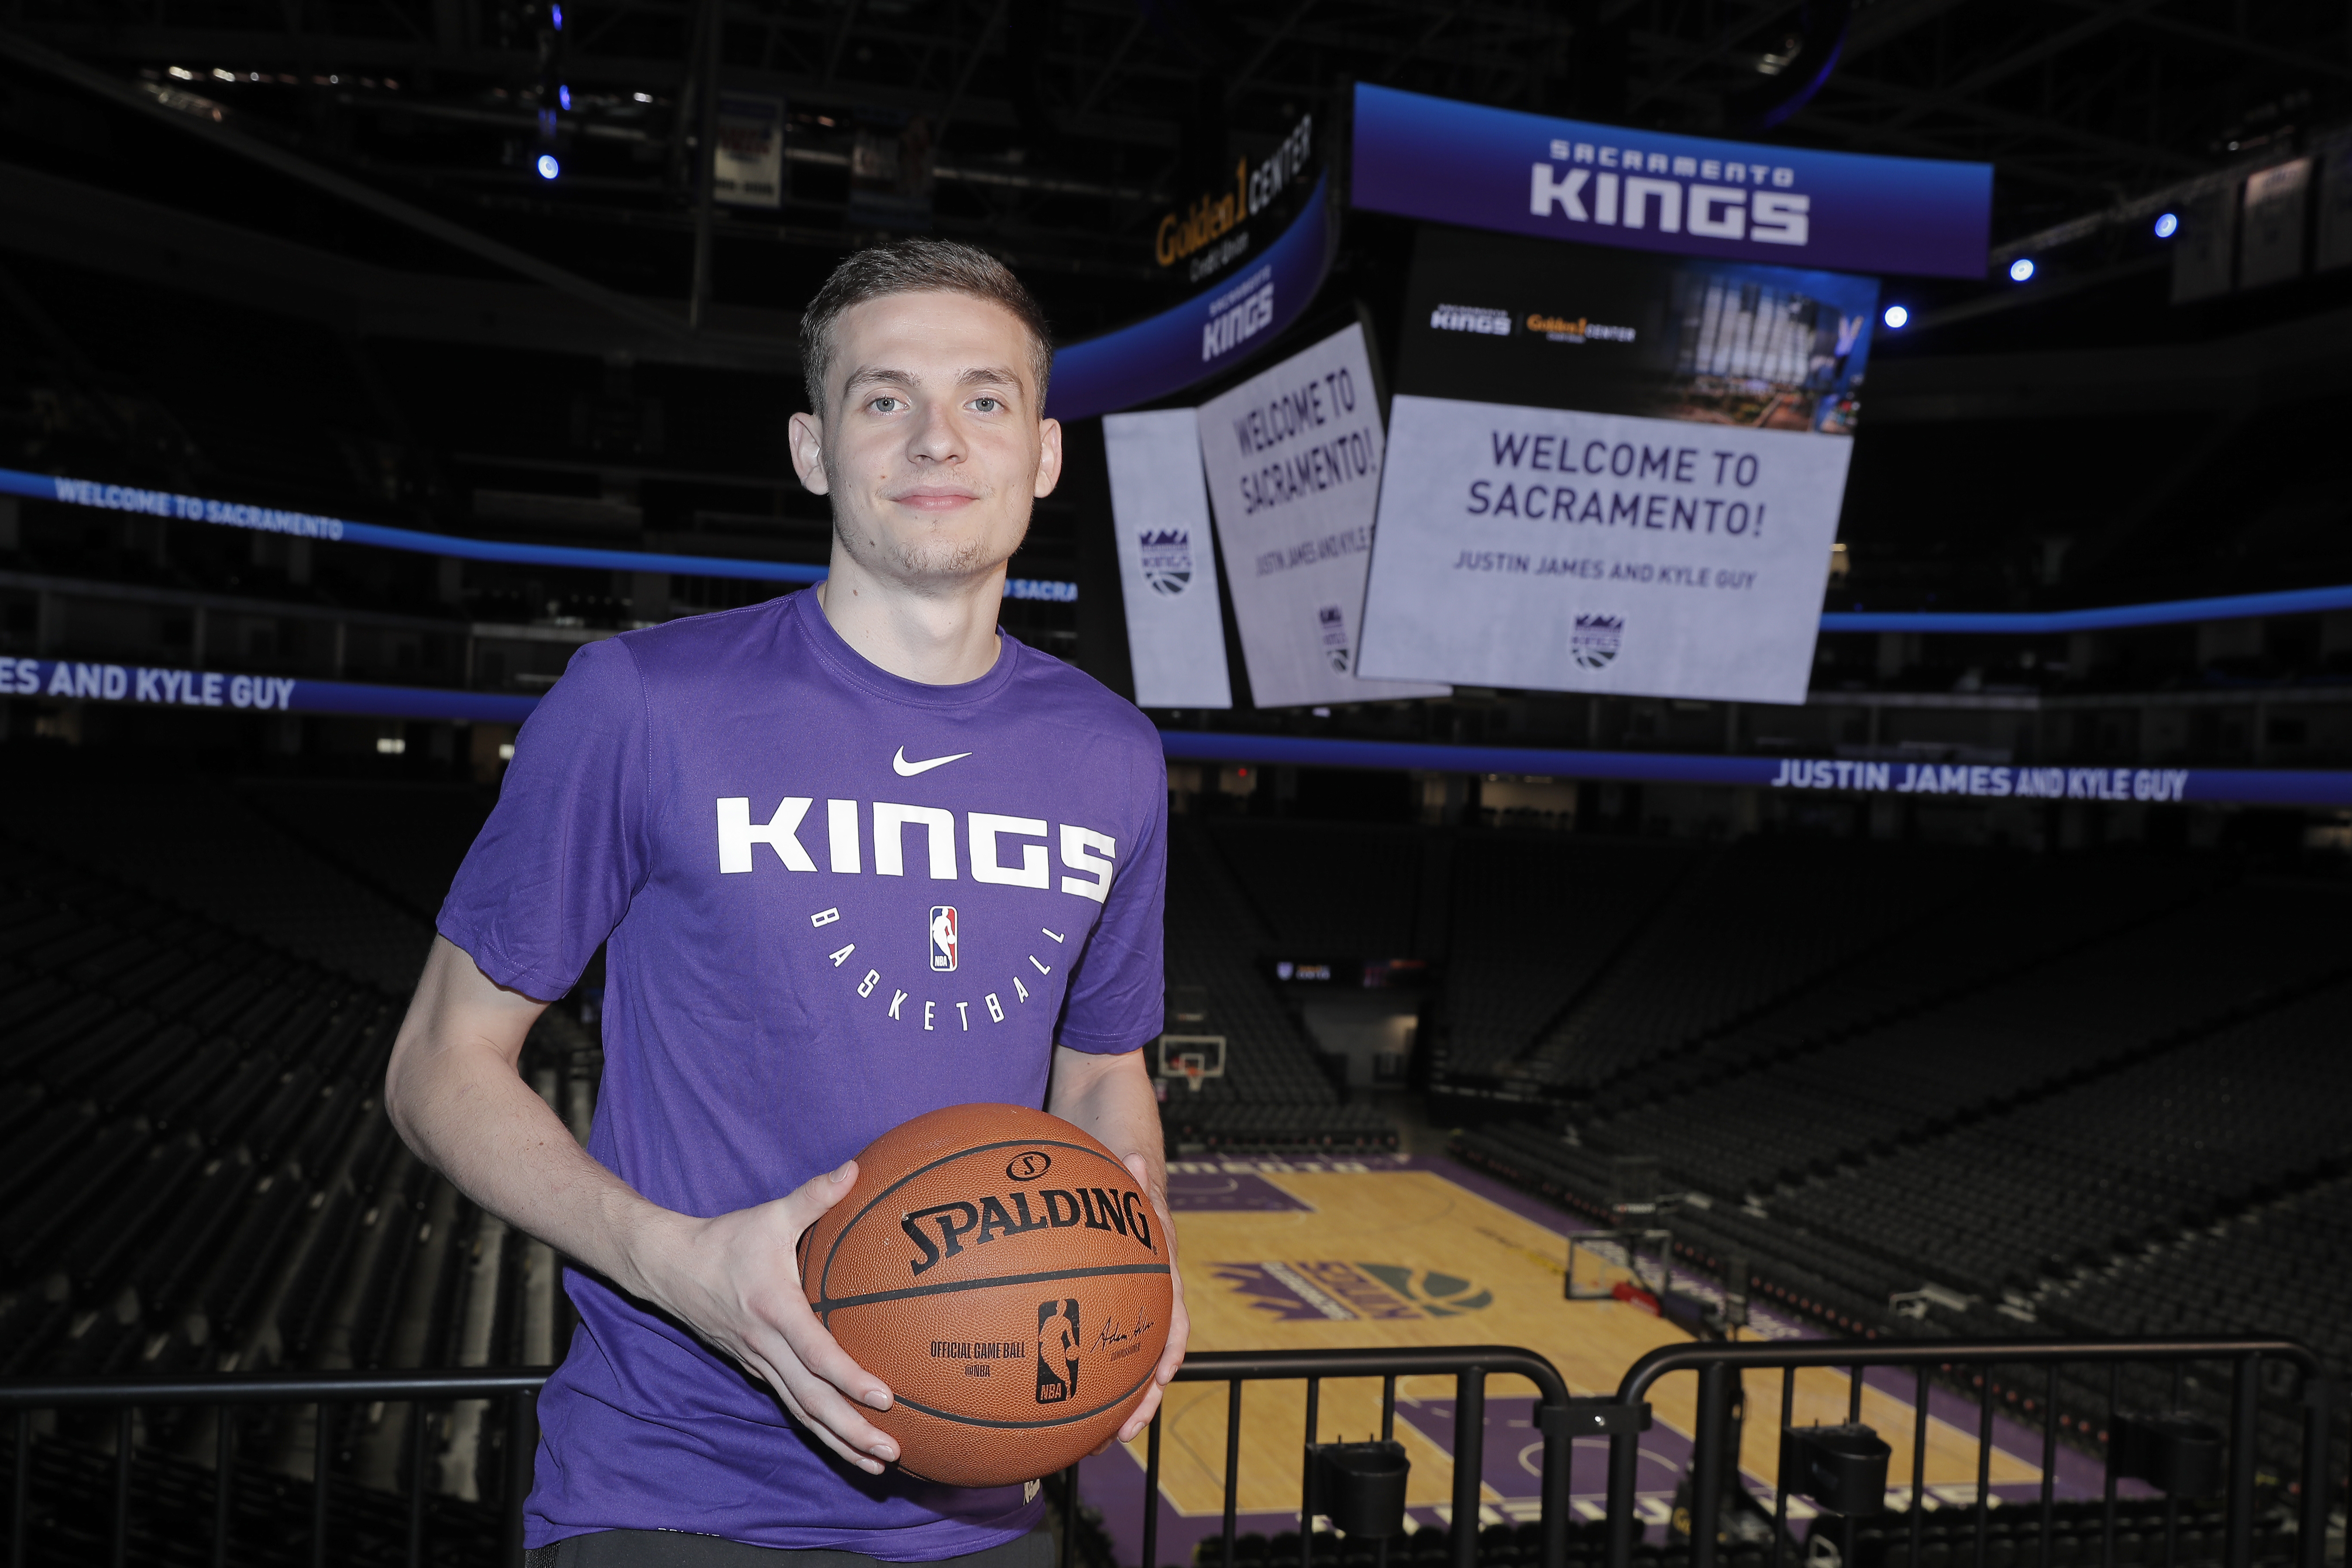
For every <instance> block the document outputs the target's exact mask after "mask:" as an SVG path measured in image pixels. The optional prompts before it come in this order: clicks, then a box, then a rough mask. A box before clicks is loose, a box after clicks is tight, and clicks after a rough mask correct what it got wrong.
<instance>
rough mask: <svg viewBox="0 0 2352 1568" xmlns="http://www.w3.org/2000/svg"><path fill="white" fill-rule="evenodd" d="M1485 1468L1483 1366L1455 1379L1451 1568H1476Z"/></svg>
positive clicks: (1466, 1371)
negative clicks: (1481, 1487)
mask: <svg viewBox="0 0 2352 1568" xmlns="http://www.w3.org/2000/svg"><path fill="white" fill-rule="evenodd" d="M1485 1468H1486V1368H1485V1367H1483V1366H1474V1367H1466V1368H1465V1369H1464V1370H1463V1371H1462V1372H1461V1373H1458V1374H1457V1375H1456V1376H1455V1377H1454V1539H1453V1541H1452V1542H1451V1543H1450V1544H1451V1545H1452V1546H1453V1549H1454V1552H1453V1556H1454V1563H1453V1568H1477V1564H1478V1513H1479V1498H1478V1489H1479V1481H1480V1480H1481V1479H1482V1476H1481V1472H1482V1471H1484V1470H1485Z"/></svg>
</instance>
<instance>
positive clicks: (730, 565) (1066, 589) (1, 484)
mask: <svg viewBox="0 0 2352 1568" xmlns="http://www.w3.org/2000/svg"><path fill="white" fill-rule="evenodd" d="M0 495H10V496H23V497H25V498H26V499H27V500H48V501H59V502H62V503H64V504H65V505H67V506H86V507H94V508H96V509H97V510H100V511H129V512H137V513H140V514H142V516H147V517H161V518H169V519H172V520H173V521H179V522H203V523H209V524H211V525H213V526H214V527H216V528H244V529H250V530H252V531H255V532H257V533H282V534H284V535H286V536H287V537H288V538H289V539H317V540H324V541H326V542H329V543H338V544H370V545H373V546H375V547H376V548H378V549H380V550H405V551H409V552H412V553H415V554H420V555H447V556H453V557H455V558H456V559H457V560H460V561H502V562H509V563H515V564H520V565H526V566H578V567H585V568H588V569H589V570H592V571H606V572H669V573H675V574H679V575H682V576H691V577H740V578H746V579H749V580H751V581H753V582H761V583H822V582H824V577H825V569H824V567H822V566H811V565H806V564H803V563H798V562H792V561H747V560H743V559H741V558H740V557H737V556H729V555H668V554H662V553H659V552H653V551H643V550H595V549H584V548H582V547H579V546H576V545H569V544H510V543H508V542H505V541H504V540H497V539H468V538H467V537H465V536H464V535H462V534H455V533H427V532H425V531H423V530H422V529H415V528H387V527H385V526H384V525H383V524H382V523H374V522H351V521H345V520H344V519H342V518H340V517H320V516H319V515H317V514H315V513H312V512H307V511H287V510H282V509H280V508H278V507H268V506H254V505H251V504H250V503H248V502H245V501H231V500H213V499H209V498H207V497H204V496H185V495H181V494H179V493H178V492H176V491H173V490H150V489H140V488H138V487H137V486H135V485H110V484H100V483H98V482H96V481H94V480H90V479H66V478H63V477H61V476H58V475H55V474H28V473H25V472H23V471H22V470H20V469H16V468H0ZM1004 596H1005V597H1006V598H1008V599H1043V600H1047V601H1050V602H1053V603H1056V604H1065V605H1074V604H1076V603H1077V598H1078V585H1077V584H1076V583H1057V582H1053V581H1051V580H1047V579H1038V578H1025V577H1008V578H1006V579H1005V581H1004Z"/></svg>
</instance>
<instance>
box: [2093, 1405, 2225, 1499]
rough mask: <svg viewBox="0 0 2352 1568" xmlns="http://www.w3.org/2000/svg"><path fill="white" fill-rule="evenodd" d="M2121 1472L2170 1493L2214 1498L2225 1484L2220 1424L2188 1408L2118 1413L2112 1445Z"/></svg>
mask: <svg viewBox="0 0 2352 1568" xmlns="http://www.w3.org/2000/svg"><path fill="white" fill-rule="evenodd" d="M2107 1456H2108V1462H2109V1463H2110V1464H2112V1465H2113V1466H2114V1467H2115V1471H2116V1474H2117V1475H2119V1476H2129V1477H2131V1478H2132V1479H2135V1480H2142V1481H2146V1482H2147V1483H2148V1485H2150V1486H2152V1487H2156V1488H2158V1489H2160V1490H2161V1491H2162V1492H2163V1493H2164V1494H2165V1495H2166V1496H2167V1497H2210V1496H2212V1495H2213V1493H2214V1492H2216V1491H2218V1490H2220V1489H2221V1428H2220V1427H2218V1426H2214V1425H2213V1424H2212V1423H2211V1422H2210V1421H2200V1420H2199V1419H2198V1418H2197V1417H2196V1416H2194V1415H2189V1414H2187V1413H2186V1412H2183V1411H2178V1410H2176V1411H2171V1412H2169V1413H2168V1414H2165V1415H2116V1421H2115V1432H2114V1435H2113V1436H2112V1437H2111V1439H2110V1440H2109V1442H2108V1445H2107Z"/></svg>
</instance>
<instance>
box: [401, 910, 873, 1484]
mask: <svg viewBox="0 0 2352 1568" xmlns="http://www.w3.org/2000/svg"><path fill="white" fill-rule="evenodd" d="M546 1009H547V1004H546V1003H544V1002H541V1001H537V1000H535V999H533V998H531V997H529V996H526V995H523V994H521V993H520V992H518V991H509V990H508V989H506V988H505V987H504V986H501V985H499V984H498V983H497V982H496V981H494V980H492V979H490V977H489V976H488V975H487V974H484V973H482V971H481V970H480V968H479V967H478V966H477V965H476V964H475V963H474V961H473V959H472V958H470V957H469V956H467V953H466V952H465V950H464V949H462V948H460V947H458V946H457V945H456V944H455V943H453V942H450V941H449V939H448V938H447V937H444V936H436V937H435V938H434V939H433V951H432V952H431V953H430V954H429V955H428V956H427V957H426V959H425V973H424V974H423V976H422V977H421V978H420V979H419V980H418V982H417V986H416V997H415V1001H413V1002H411V1003H410V1004H409V1006H408V1016H407V1017H406V1018H405V1019H404V1021H403V1022H402V1024H401V1026H400V1036H399V1038H398V1039H396V1040H395V1041H394V1044H393V1048H392V1065H391V1068H390V1069H389V1070H388V1071H387V1072H386V1073H385V1075H384V1109H385V1110H387V1111H389V1112H390V1113H391V1115H392V1121H393V1125H394V1126H395V1127H397V1128H398V1129H399V1130H400V1135H401V1136H402V1137H403V1138H405V1139H406V1140H407V1141H408V1146H409V1147H410V1148H412V1149H414V1150H415V1151H416V1152H417V1153H418V1154H419V1155H420V1156H422V1157H423V1159H424V1160H425V1163H427V1164H429V1165H431V1166H432V1167H433V1168H434V1169H435V1170H436V1171H439V1172H440V1173H442V1174H443V1175H445V1176H446V1177H448V1178H449V1180H450V1181H452V1182H454V1183H455V1184H457V1190H458V1191H459V1192H462V1193H464V1194H466V1195H467V1197H469V1198H471V1199H473V1200H474V1201H475V1202H476V1203H478V1204H479V1205H482V1207H484V1208H486V1209H488V1210H489V1211H490V1212H491V1213H492V1214H494V1215H498V1216H499V1218H500V1219H503V1220H505V1221H506V1222H507V1223H508V1224H509V1225H511V1226H515V1227H516V1228H517V1229H519V1230H521V1231H523V1232H524V1233H526V1234H528V1235H530V1236H534V1237H538V1238H539V1239H540V1240H541V1241H544V1242H546V1243H547V1244H548V1245H549V1246H550V1247H554V1248H555V1249H556V1250H557V1251H558V1252H560V1253H562V1254H563V1255H564V1256H565V1257H567V1258H577V1259H579V1260H580V1262H581V1263H583V1264H584V1265H585V1266H586V1267H588V1268H591V1269H593V1270H594V1271H596V1272H597V1273H599V1274H602V1275H604V1277H605V1278H606V1279H610V1280H611V1281H612V1282H613V1283H614V1284H615V1285H617V1286H619V1287H620V1288H621V1289H623V1290H625V1291H627V1292H628V1293H629V1294H631V1295H633V1296H639V1297H643V1298H644V1299H645V1300H649V1301H651V1302H653V1303H654V1304H655V1305H656V1306H659V1307H662V1308H664V1309H665V1310H667V1311H669V1312H670V1313H671V1314H673V1315H674V1316H676V1317H677V1318H678V1319H680V1320H681V1321H684V1322H685V1323H686V1324H687V1326H688V1327H689V1328H690V1329H692V1330H693V1331H695V1332H696V1333H697V1334H698V1335H700V1336H701V1337H702V1338H703V1340H705V1341H706V1342H709V1344H711V1345H713V1346H715V1347H716V1348H717V1349H719V1350H721V1351H724V1352H726V1353H727V1354H729V1355H730V1356H733V1357H734V1358H735V1359H736V1360H737V1361H738V1362H740V1363H742V1364H743V1365H744V1366H745V1367H747V1368H749V1369H750V1370H751V1372H752V1373H755V1374H757V1375H758V1376H759V1377H761V1379H763V1380H765V1382H766V1383H767V1384H768V1386H769V1387H771V1388H772V1389H774V1390H775V1391H776V1397H777V1398H779V1399H781V1400H782V1402H783V1405H784V1408H785V1409H787V1410H789V1411H791V1412H792V1413H793V1416H794V1417H796V1418H797V1419H798V1420H799V1421H800V1423H801V1425H803V1426H806V1427H807V1428H808V1429H809V1430H810V1431H812V1432H814V1433H815V1434H816V1436H817V1437H818V1438H819V1439H820V1440H821V1441H823V1442H824V1445H825V1446H826V1447H829V1448H831V1449H833V1451H834V1452H835V1453H837V1454H839V1455H840V1456H841V1457H842V1458H845V1459H847V1460H848V1461H849V1462H850V1463H851V1464H853V1465H856V1467H857V1468H859V1469H862V1470H865V1471H866V1472H867V1473H868V1474H870V1475H880V1474H881V1473H882V1467H883V1466H884V1465H885V1464H887V1463H888V1462H890V1461H892V1460H894V1459H896V1458H898V1444H897V1443H895V1442H894V1441H892V1440H891V1438H890V1436H889V1434H888V1433H887V1432H884V1431H882V1430H881V1429H880V1428H879V1427H877V1426H875V1425H874V1424H873V1423H871V1422H869V1421H867V1420H866V1417H865V1416H864V1415H862V1414H861V1413H860V1409H859V1407H860V1405H863V1406H865V1407H866V1408H869V1409H874V1410H887V1409H888V1408H889V1407H890V1391H889V1390H888V1389H887V1388H885V1387H884V1386H883V1385H882V1381H881V1379H879V1378H877V1377H876V1376H875V1375H874V1374H873V1373H870V1372H867V1371H866V1369H865V1368H864V1367H861V1366H859V1365H858V1364H857V1363H856V1362H854V1361H852V1360H850V1359H849V1354H848V1352H845V1351H844V1350H843V1349H842V1348H841V1346H840V1344H839V1343H838V1342H835V1339H834V1337H833V1336H832V1335H831V1334H829V1333H827V1332H826V1331H825V1330H824V1325H823V1324H822V1323H819V1322H818V1321H816V1314H815V1313H814V1312H812V1311H810V1310H809V1305H808V1298H807V1297H806V1296H805V1295H804V1294H803V1292H802V1289H801V1282H800V1265H799V1261H798V1259H797V1258H795V1257H794V1256H793V1249H794V1248H795V1247H797V1246H798V1245H799V1243H800V1239H801V1232H803V1231H804V1230H806V1229H807V1228H808V1227H809V1226H812V1225H814V1224H815V1223H816V1219H817V1216H818V1215H822V1214H824V1211H825V1210H827V1209H829V1208H831V1207H832V1206H833V1205H835V1204H836V1203H839V1202H840V1201H841V1200H842V1199H843V1198H844V1197H846V1196H847V1195H848V1194H849V1189H850V1188H851V1187H852V1186H853V1185H855V1184H856V1181H857V1165H856V1162H855V1161H853V1162H851V1163H848V1164H845V1165H844V1166H842V1167H841V1169H839V1170H837V1171H831V1172H827V1173H824V1175H820V1176H814V1177H812V1178H811V1179H810V1180H808V1181H806V1182H803V1183H802V1184H801V1185H800V1186H798V1187H797V1188H795V1189H794V1190H793V1191H792V1192H790V1193H787V1194H784V1195H783V1196H782V1197H781V1198H777V1199H775V1200H774V1201H773V1202H772V1203H764V1204H761V1205H757V1206H756V1207H752V1208H748V1209H738V1210H736V1211H735V1212H734V1213H733V1214H723V1215H719V1216H718V1217H716V1218H714V1219H697V1218H694V1217H693V1216H691V1215H682V1214H677V1213H675V1212H673V1211H671V1210H669V1209H666V1208H663V1207H661V1206H660V1205H657V1204H654V1203H651V1202H649V1201H647V1200H646V1198H645V1197H644V1196H643V1195H642V1194H639V1193H638V1192H636V1190H635V1189H634V1188H632V1187H631V1186H630V1185H629V1184H627V1183H626V1182H624V1181H622V1180H621V1178H620V1177H618V1176H616V1175H614V1173H612V1172H611V1171H609V1170H607V1169H605V1168H604V1166H603V1165H601V1164H599V1163H596V1161H594V1160H593V1159H591V1158H590V1157H589V1155H588V1152H587V1151H586V1150H584V1149H583V1148H581V1147H580V1145H579V1144H578V1143H576V1142H572V1134H571V1133H570V1132H569V1131H567V1130H566V1129H565V1128H564V1125H563V1123H562V1121H559V1120H558V1119H557V1117H556V1114H555V1112H554V1111H552V1110H549V1109H548V1106H547V1102H546V1101H544V1100H541V1099H540V1098H539V1096H538V1095H537V1094H536V1093H534V1092H532V1090H531V1088H530V1085H529V1084H527V1083H525V1082H523V1081H522V1079H520V1077H519V1076H517V1074H516V1072H515V1063H516V1062H517V1061H518V1060H519V1059H520V1058H521V1056H522V1044H523V1037H525V1036H526V1035H528V1034H530V1026H531V1025H532V1023H533V1022H534V1021H536V1020H537V1019H538V1017H539V1016H540V1014H541V1013H542V1012H544V1011H546Z"/></svg>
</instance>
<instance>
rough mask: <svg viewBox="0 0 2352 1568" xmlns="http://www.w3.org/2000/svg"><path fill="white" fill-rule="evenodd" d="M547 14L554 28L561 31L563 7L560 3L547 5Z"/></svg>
mask: <svg viewBox="0 0 2352 1568" xmlns="http://www.w3.org/2000/svg"><path fill="white" fill-rule="evenodd" d="M548 15H549V19H550V20H551V21H553V22H554V24H555V30H556V31H557V32H559V33H560V32H562V31H563V7H562V6H561V5H551V6H549V7H548Z"/></svg>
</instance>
